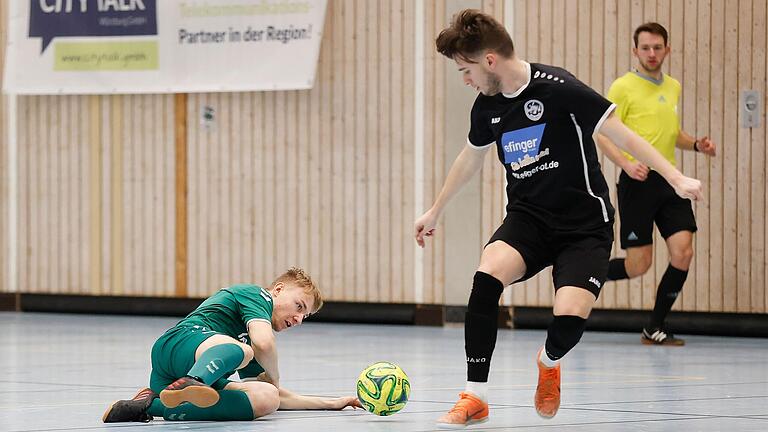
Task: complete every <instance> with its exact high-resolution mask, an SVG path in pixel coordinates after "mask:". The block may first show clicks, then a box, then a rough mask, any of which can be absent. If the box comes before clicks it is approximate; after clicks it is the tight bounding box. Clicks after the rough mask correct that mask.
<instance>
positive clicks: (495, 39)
mask: <svg viewBox="0 0 768 432" xmlns="http://www.w3.org/2000/svg"><path fill="white" fill-rule="evenodd" d="M435 46H436V47H437V51H438V52H439V53H440V54H442V55H444V56H446V57H448V58H449V59H452V60H455V59H456V58H460V59H461V60H463V61H465V62H467V63H477V62H476V61H474V60H472V57H475V56H476V55H478V54H482V52H483V51H485V50H491V51H493V52H495V53H496V54H498V55H500V56H502V57H505V58H511V57H512V56H514V54H515V47H514V45H513V44H512V38H510V37H509V33H507V29H505V28H504V26H503V25H501V23H499V22H498V21H496V20H495V19H494V18H493V17H492V16H490V15H488V14H484V13H482V12H480V11H479V10H476V9H465V10H463V11H461V12H459V13H457V14H456V15H454V16H453V18H452V19H451V25H450V26H449V27H447V28H445V29H444V30H443V31H441V32H440V35H439V36H438V37H437V40H436V41H435Z"/></svg>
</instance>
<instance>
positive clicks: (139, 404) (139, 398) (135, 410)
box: [101, 388, 158, 423]
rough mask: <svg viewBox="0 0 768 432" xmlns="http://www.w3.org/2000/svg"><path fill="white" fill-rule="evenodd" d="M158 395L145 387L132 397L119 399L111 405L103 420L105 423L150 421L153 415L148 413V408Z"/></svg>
mask: <svg viewBox="0 0 768 432" xmlns="http://www.w3.org/2000/svg"><path fill="white" fill-rule="evenodd" d="M157 397H158V395H157V393H155V392H153V391H152V390H151V389H149V388H143V389H141V390H139V392H138V393H136V396H134V397H133V398H132V399H127V400H119V401H117V402H115V403H113V404H112V405H110V406H109V408H107V411H106V412H105V413H104V415H103V416H102V417H101V420H102V421H104V423H122V422H142V423H149V422H150V421H152V416H151V415H149V414H147V410H148V409H149V407H150V406H151V405H152V401H153V400H155V398H157Z"/></svg>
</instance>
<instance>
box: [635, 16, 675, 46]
mask: <svg viewBox="0 0 768 432" xmlns="http://www.w3.org/2000/svg"><path fill="white" fill-rule="evenodd" d="M642 32H646V33H650V34H655V35H659V36H661V37H662V39H664V46H667V45H668V43H667V40H669V33H667V29H665V28H664V26H663V25H661V24H659V23H656V22H647V23H645V24H643V25H641V26H640V27H638V28H636V29H635V34H634V36H632V39H633V40H634V41H635V48H637V38H638V37H639V36H640V33H642Z"/></svg>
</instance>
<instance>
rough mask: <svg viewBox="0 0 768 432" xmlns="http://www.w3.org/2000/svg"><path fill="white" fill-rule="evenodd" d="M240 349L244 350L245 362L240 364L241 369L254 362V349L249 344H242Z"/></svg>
mask: <svg viewBox="0 0 768 432" xmlns="http://www.w3.org/2000/svg"><path fill="white" fill-rule="evenodd" d="M240 348H242V349H243V361H242V363H241V364H240V368H243V367H245V365H247V364H248V363H250V361H251V360H253V348H251V346H250V345H248V344H240ZM240 368H238V369H240Z"/></svg>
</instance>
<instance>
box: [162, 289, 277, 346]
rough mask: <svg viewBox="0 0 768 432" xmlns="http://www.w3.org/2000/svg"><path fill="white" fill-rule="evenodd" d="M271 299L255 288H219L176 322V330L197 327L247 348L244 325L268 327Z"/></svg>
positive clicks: (247, 342) (270, 319) (266, 293)
mask: <svg viewBox="0 0 768 432" xmlns="http://www.w3.org/2000/svg"><path fill="white" fill-rule="evenodd" d="M272 307H273V303H272V295H271V294H270V293H269V291H267V290H265V289H264V288H261V287H259V286H257V285H245V284H243V285H233V286H231V287H227V288H222V289H220V290H219V291H218V292H217V293H216V294H214V295H212V296H210V297H208V298H207V299H206V300H205V301H204V302H203V303H202V304H200V306H198V307H197V309H195V310H194V311H192V312H191V313H190V314H189V315H187V316H186V317H185V318H184V319H183V320H181V321H179V323H178V324H176V325H177V326H200V327H205V328H207V329H208V330H212V331H215V332H218V333H222V334H225V335H227V336H231V337H233V338H235V339H237V340H239V341H241V342H243V343H245V344H250V343H251V341H250V338H249V337H248V323H249V322H251V321H254V320H256V321H265V322H267V323H270V324H271V323H272Z"/></svg>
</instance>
